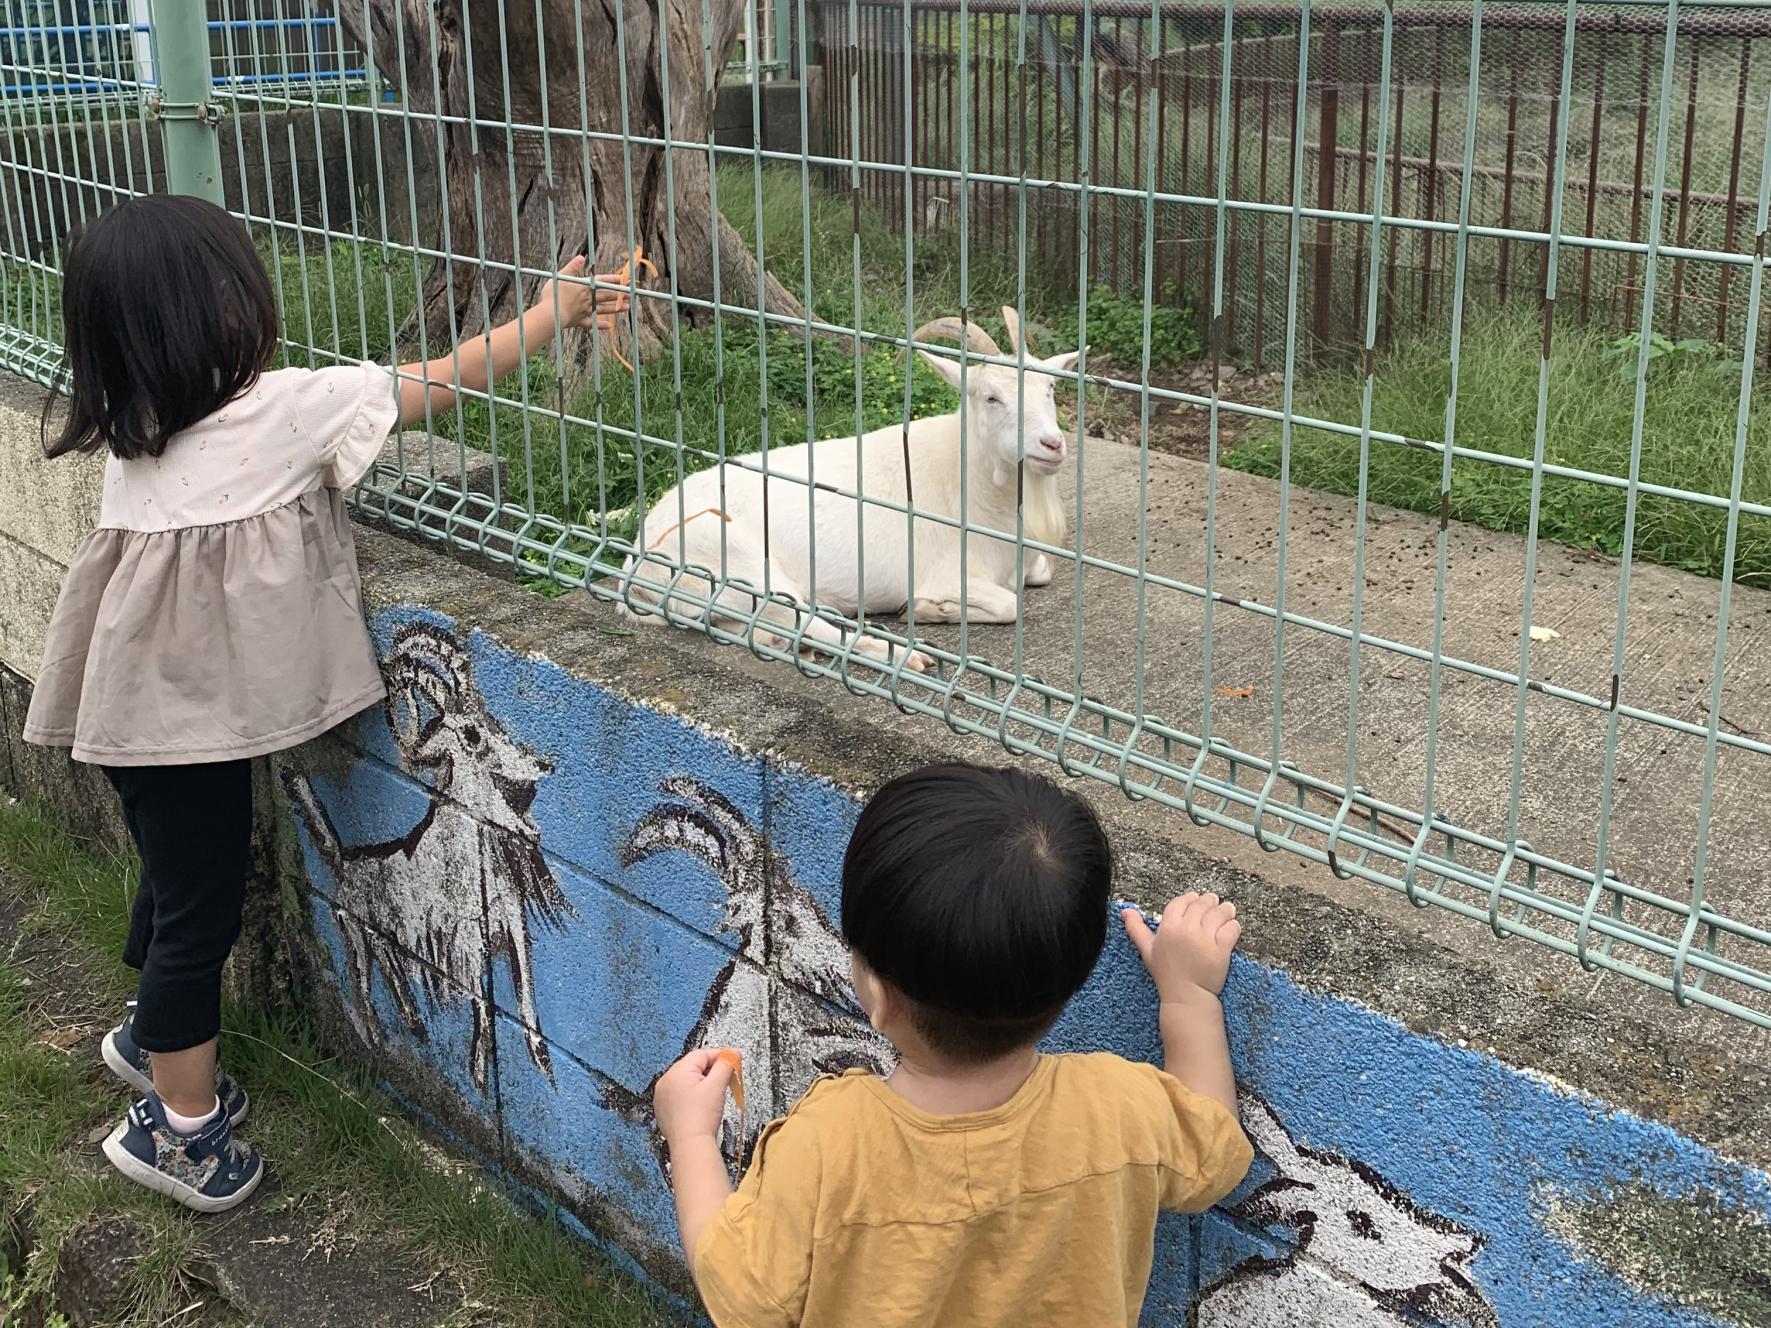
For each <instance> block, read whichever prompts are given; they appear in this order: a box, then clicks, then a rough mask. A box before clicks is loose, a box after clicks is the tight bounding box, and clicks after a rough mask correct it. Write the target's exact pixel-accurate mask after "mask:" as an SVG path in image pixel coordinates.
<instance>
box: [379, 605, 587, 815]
mask: <svg viewBox="0 0 1771 1328" xmlns="http://www.w3.org/2000/svg"><path fill="white" fill-rule="evenodd" d="M382 671H383V673H384V674H385V675H386V676H387V714H388V720H389V722H390V723H391V725H392V726H393V731H394V737H395V739H396V740H397V741H398V742H399V744H400V754H401V756H402V758H403V759H404V761H405V764H406V765H407V767H408V768H410V769H413V770H428V771H430V772H431V774H432V775H433V776H434V778H435V782H436V789H437V791H438V792H439V793H448V794H450V796H451V797H453V798H455V799H456V800H458V801H460V802H463V803H465V804H466V805H467V806H469V807H473V808H474V809H475V810H476V812H478V813H479V814H480V815H482V816H484V817H485V818H486V819H487V820H488V821H490V822H491V823H492V824H494V825H498V826H500V827H502V828H503V829H506V830H511V831H514V832H516V833H518V834H522V835H528V836H534V835H536V834H538V833H539V832H538V831H537V829H536V826H535V822H534V821H533V820H532V819H531V818H530V816H529V805H530V804H531V803H532V802H534V801H535V786H536V784H537V783H538V782H539V781H540V780H541V778H542V777H543V776H544V775H546V774H548V773H549V772H550V771H551V770H552V766H550V765H549V764H548V763H547V762H546V761H544V760H542V759H541V758H540V757H538V756H536V755H535V754H534V753H533V752H530V751H529V750H527V749H526V748H524V747H522V746H520V745H518V744H517V743H516V742H515V741H514V740H513V739H512V738H511V736H510V735H509V734H508V733H506V732H505V730H504V726H503V725H502V724H500V723H499V722H498V721H497V720H496V719H494V718H493V717H492V716H491V714H490V713H489V712H488V711H487V710H486V703H485V701H484V699H483V698H482V697H481V696H480V692H479V688H478V687H476V686H475V685H474V677H473V659H472V657H471V656H470V655H469V654H468V652H467V650H466V648H465V647H464V646H463V645H462V644H461V642H459V641H457V640H456V639H455V638H454V637H453V636H451V635H450V634H449V633H448V632H446V631H444V630H443V629H442V628H440V627H436V626H433V625H432V624H430V623H409V624H407V625H406V626H404V627H401V628H400V629H399V630H398V631H397V632H395V633H394V644H393V649H391V650H389V651H388V653H387V659H386V660H385V661H384V662H383V664H382Z"/></svg>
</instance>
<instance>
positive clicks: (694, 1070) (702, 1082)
mask: <svg viewBox="0 0 1771 1328" xmlns="http://www.w3.org/2000/svg"><path fill="white" fill-rule="evenodd" d="M731 1082H732V1067H731V1064H730V1063H729V1062H727V1061H725V1060H722V1059H721V1058H720V1054H719V1050H718V1048H714V1047H700V1048H697V1049H696V1050H694V1051H691V1052H690V1053H689V1054H688V1055H687V1056H684V1057H683V1058H682V1059H681V1060H680V1061H678V1062H677V1063H676V1064H675V1065H673V1066H671V1067H670V1068H669V1069H668V1070H666V1071H665V1072H664V1073H663V1074H662V1075H660V1076H659V1077H658V1084H657V1086H656V1087H655V1088H653V1090H652V1111H653V1113H654V1114H655V1115H656V1116H657V1118H658V1129H659V1130H660V1131H661V1132H662V1133H663V1135H664V1141H665V1142H666V1143H670V1144H674V1143H676V1142H677V1141H678V1140H682V1139H693V1138H697V1137H701V1136H705V1137H707V1138H709V1139H712V1138H716V1137H717V1136H718V1135H719V1123H720V1120H721V1119H722V1118H723V1117H724V1116H725V1114H726V1090H727V1088H729V1087H730V1085H731Z"/></svg>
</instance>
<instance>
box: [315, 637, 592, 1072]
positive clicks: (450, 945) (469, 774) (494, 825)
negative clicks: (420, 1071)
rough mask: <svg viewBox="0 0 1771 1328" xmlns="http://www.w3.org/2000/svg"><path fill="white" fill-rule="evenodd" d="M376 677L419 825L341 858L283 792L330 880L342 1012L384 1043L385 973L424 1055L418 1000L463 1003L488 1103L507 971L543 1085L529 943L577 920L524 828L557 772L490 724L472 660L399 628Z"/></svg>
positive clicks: (354, 847)
mask: <svg viewBox="0 0 1771 1328" xmlns="http://www.w3.org/2000/svg"><path fill="white" fill-rule="evenodd" d="M382 671H383V673H384V674H385V675H386V677H387V686H388V697H387V713H388V718H389V721H390V723H391V725H392V728H393V733H394V737H395V739H396V741H397V742H398V744H399V748H400V757H401V764H402V765H403V766H404V767H405V768H406V769H407V770H409V771H412V772H414V773H418V772H427V773H429V774H430V775H431V777H432V782H431V786H430V788H431V793H430V803H429V806H428V807H427V808H426V809H425V812H424V814H423V815H422V816H420V817H419V819H418V821H417V823H416V824H414V825H413V826H412V827H411V829H409V830H407V831H406V832H405V833H404V834H403V835H401V836H399V837H398V838H397V839H392V840H388V841H386V842H383V843H376V844H345V843H344V842H343V841H342V840H341V839H340V838H339V834H338V831H337V829H336V827H334V825H333V823H332V818H331V817H330V816H329V815H327V812H326V809H325V807H324V806H322V805H321V803H320V801H319V799H318V798H317V797H315V795H314V790H313V785H312V783H311V782H310V781H309V780H308V779H307V777H306V776H304V775H295V774H291V775H286V776H285V778H284V781H283V782H284V787H285V788H287V790H288V792H289V796H290V798H291V799H292V800H293V801H294V803H295V806H296V808H297V809H298V811H299V812H300V814H301V816H302V818H303V819H304V820H305V821H306V822H307V828H308V834H309V835H310V836H311V838H312V840H313V844H314V847H315V850H316V852H317V853H318V854H319V857H320V859H321V861H323V862H324V863H325V864H326V866H327V868H328V869H329V870H330V871H331V873H332V878H333V888H332V900H333V905H334V914H335V916H336V917H337V920H338V928H339V932H340V934H341V935H342V937H343V940H344V958H345V969H346V976H347V978H348V980H349V983H350V987H351V990H350V991H349V992H347V993H345V994H344V995H345V1000H344V1006H345V1010H346V1012H347V1014H348V1015H349V1017H350V1018H351V1020H352V1022H353V1023H354V1024H355V1026H356V1029H357V1032H358V1034H359V1036H361V1037H362V1038H363V1039H364V1041H365V1042H367V1043H369V1044H370V1045H371V1046H373V1045H375V1044H377V1043H378V1042H380V1040H381V1027H380V1024H379V1020H378V1016H377V1014H376V1012H375V1006H374V1003H373V1001H372V1000H371V981H372V978H373V976H374V971H375V969H376V968H377V967H379V968H380V970H381V972H382V975H383V977H385V978H386V980H387V985H388V989H389V990H390V991H391V992H392V994H393V1001H394V1007H395V1009H396V1010H397V1011H398V1012H399V1016H400V1019H401V1020H402V1022H403V1023H404V1024H405V1026H406V1030H407V1032H408V1033H410V1034H411V1035H412V1037H414V1038H416V1039H418V1040H419V1041H425V1040H427V1039H428V1030H427V1028H426V1025H425V1018H424V1012H423V1011H422V1010H421V1009H420V1008H419V1004H418V997H419V995H421V994H422V995H423V996H424V998H425V1000H426V1002H427V1003H428V1004H429V1005H430V1006H431V1007H433V1008H435V1007H438V1006H441V1005H443V1004H446V1003H448V1002H450V1001H456V1000H460V999H462V998H463V994H464V993H471V995H469V996H467V999H468V1000H469V1001H470V1002H471V1004H472V1007H473V1041H472V1046H471V1049H470V1052H469V1062H470V1072H471V1074H472V1076H473V1081H474V1085H475V1087H477V1088H478V1089H479V1090H480V1092H482V1093H484V1092H485V1091H486V1090H487V1086H488V1084H489V1083H490V1080H491V1058H492V1008H491V1003H490V991H489V989H490V985H491V978H492V967H493V965H494V963H496V961H497V960H499V959H503V960H504V961H505V962H506V963H507V964H509V966H510V972H511V977H512V980H513V982H514V984H515V986H516V990H517V1002H518V1011H519V1013H520V1014H521V1016H522V1019H523V1022H524V1025H525V1027H526V1030H527V1040H528V1051H529V1057H530V1059H531V1060H532V1061H534V1063H535V1066H536V1068H537V1069H539V1070H540V1071H541V1072H542V1073H543V1074H545V1075H547V1076H548V1078H549V1079H551V1078H552V1077H553V1065H552V1061H551V1059H550V1057H549V1055H548V1050H547V1043H546V1042H545V1041H544V1040H543V1039H542V1037H541V1034H540V1033H539V1032H538V1030H539V1028H540V1026H541V1025H540V1016H539V1015H538V1014H537V1013H536V1009H535V974H534V965H533V961H532V953H531V951H532V946H531V940H530V930H529V929H530V924H531V921H534V922H537V923H540V924H541V925H544V926H557V925H559V924H560V923H562V922H563V921H564V920H565V918H566V917H567V916H569V915H570V914H571V912H572V907H571V905H570V904H569V903H568V902H567V900H566V897H565V895H564V894H563V893H562V892H561V891H560V887H559V883H558V882H557V881H555V880H554V877H553V873H552V871H551V870H549V868H548V866H547V862H546V860H545V859H544V858H543V857H542V854H541V831H540V829H539V828H538V827H537V826H536V824H535V821H534V819H533V818H532V817H531V816H530V815H529V808H530V804H531V803H533V802H534V800H535V791H536V786H537V785H538V784H539V783H540V781H541V780H542V779H543V778H545V777H546V776H547V775H548V774H549V773H550V772H551V767H550V766H549V764H548V763H547V762H546V761H545V760H543V759H541V758H540V757H538V756H536V755H535V754H534V753H533V752H531V751H529V750H528V749H527V748H525V747H523V746H522V745H521V744H519V743H517V742H515V741H514V740H513V739H512V738H511V737H510V735H509V734H508V733H506V732H505V730H504V727H503V726H502V725H501V724H499V722H498V721H497V720H496V719H494V718H493V717H492V715H491V714H490V713H489V712H488V711H487V709H486V704H485V700H484V698H483V697H482V696H481V695H480V692H479V689H478V687H476V686H475V684H474V677H473V661H472V658H471V656H469V654H468V652H467V650H466V648H465V647H464V646H462V644H461V643H460V642H459V641H457V640H456V639H455V638H454V637H453V636H451V635H450V634H449V633H448V632H446V631H444V630H443V629H441V628H439V627H435V626H432V625H431V624H429V623H412V624H408V625H406V626H404V627H401V628H400V629H399V630H398V631H397V632H396V633H395V634H394V642H393V648H392V649H391V650H389V651H388V654H387V658H386V659H385V660H384V661H383V663H382ZM451 804H454V805H451ZM464 807H468V808H472V809H473V810H474V814H475V816H477V817H478V818H480V819H473V818H470V817H469V816H468V815H467V814H465V812H464V811H463V810H462V808H464Z"/></svg>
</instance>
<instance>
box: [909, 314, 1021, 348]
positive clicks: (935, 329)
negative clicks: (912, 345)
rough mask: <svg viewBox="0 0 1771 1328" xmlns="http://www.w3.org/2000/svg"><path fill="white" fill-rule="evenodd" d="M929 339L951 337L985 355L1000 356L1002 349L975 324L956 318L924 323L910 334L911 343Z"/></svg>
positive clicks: (938, 319)
mask: <svg viewBox="0 0 1771 1328" xmlns="http://www.w3.org/2000/svg"><path fill="white" fill-rule="evenodd" d="M930 337H953V338H955V339H956V340H960V341H964V342H965V343H966V344H967V345H969V346H970V347H971V348H972V349H973V350H976V351H982V352H983V353H984V354H986V355H1001V354H1002V347H1000V346H998V345H997V344H996V342H995V341H993V340H991V337H990V334H989V333H988V332H986V331H985V330H984V329H983V328H981V327H979V326H978V325H977V324H976V323H970V322H961V321H960V320H959V319H957V318H937V319H936V320H935V321H934V322H932V323H924V324H923V325H922V326H921V327H919V328H917V329H916V331H914V332H912V333H911V334H910V339H911V340H912V341H927V340H928V339H929V338H930Z"/></svg>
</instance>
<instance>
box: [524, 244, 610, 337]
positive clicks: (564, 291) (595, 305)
mask: <svg viewBox="0 0 1771 1328" xmlns="http://www.w3.org/2000/svg"><path fill="white" fill-rule="evenodd" d="M588 267H589V263H588V261H587V260H586V259H585V257H584V255H583V254H579V255H578V257H576V258H574V259H573V260H572V261H571V262H570V263H567V264H566V265H565V266H564V267H563V268H561V269H560V273H559V276H557V277H555V278H554V279H553V280H552V281H550V282H548V283H547V284H546V285H545V286H543V287H542V288H541V291H540V293H539V294H538V295H537V296H536V298H535V308H536V309H537V310H539V311H541V312H542V313H545V314H546V315H548V316H549V317H550V318H551V317H553V316H554V312H555V308H556V305H555V300H556V299H557V300H558V305H557V308H558V317H559V324H560V326H561V327H589V326H591V325H592V324H593V323H595V322H596V320H597V319H599V318H608V317H611V316H613V315H615V314H620V313H626V312H627V306H628V303H629V297H628V293H627V292H626V291H624V290H603V289H599V288H597V287H594V286H592V285H591V284H590V282H589V281H587V280H585V279H584V274H585V272H586V270H587V269H588ZM562 278H564V280H562ZM572 278H577V280H572ZM595 280H597V281H602V282H609V283H614V284H618V283H619V282H620V280H622V279H621V278H617V277H614V276H599V277H597V278H595Z"/></svg>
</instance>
